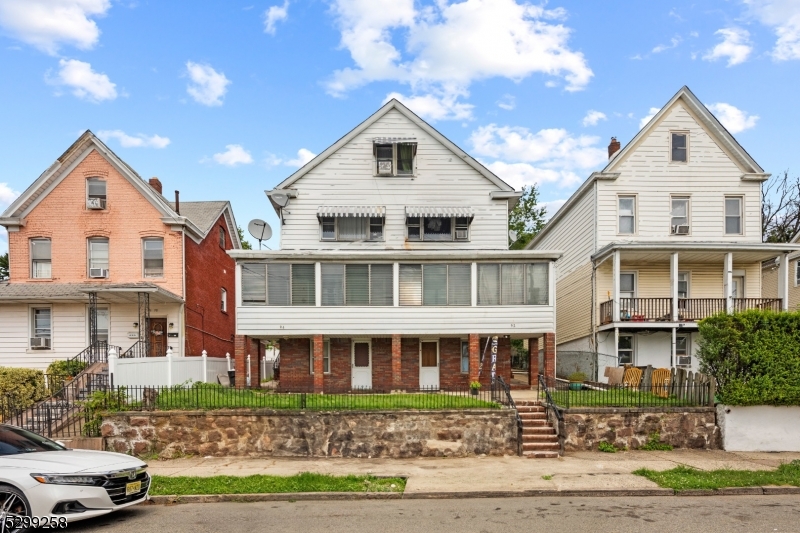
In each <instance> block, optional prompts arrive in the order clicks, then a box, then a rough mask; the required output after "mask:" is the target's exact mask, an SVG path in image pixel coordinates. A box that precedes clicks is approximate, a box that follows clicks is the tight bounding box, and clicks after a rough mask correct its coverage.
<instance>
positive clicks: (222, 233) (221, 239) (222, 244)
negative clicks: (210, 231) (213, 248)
mask: <svg viewBox="0 0 800 533" xmlns="http://www.w3.org/2000/svg"><path fill="white" fill-rule="evenodd" d="M217 231H218V232H219V247H220V248H222V249H223V250H224V249H225V228H223V227H222V226H220V227H219V229H218V230H217Z"/></svg>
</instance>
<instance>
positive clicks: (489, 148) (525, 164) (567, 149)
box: [469, 124, 607, 188]
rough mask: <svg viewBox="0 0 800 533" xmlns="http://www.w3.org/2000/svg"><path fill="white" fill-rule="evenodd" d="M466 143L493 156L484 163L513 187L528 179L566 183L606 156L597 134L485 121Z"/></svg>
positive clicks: (477, 152) (578, 176) (577, 181)
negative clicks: (577, 133) (484, 124)
mask: <svg viewBox="0 0 800 533" xmlns="http://www.w3.org/2000/svg"><path fill="white" fill-rule="evenodd" d="M469 141H470V144H471V145H472V149H473V152H474V153H475V154H476V155H479V156H485V157H490V158H493V159H495V161H493V162H490V163H487V164H486V166H487V167H488V168H489V169H490V170H491V171H492V172H494V173H495V174H497V175H498V176H499V177H500V178H502V179H503V180H505V181H507V182H508V183H509V184H510V185H512V186H514V187H515V188H519V187H521V186H522V185H530V184H532V183H536V184H541V183H557V184H558V185H559V186H569V185H574V184H576V183H580V181H582V177H581V176H582V175H583V174H585V173H586V171H587V170H590V169H594V168H596V167H597V166H598V165H600V164H601V163H604V162H605V161H606V159H607V154H606V150H605V149H603V148H600V147H598V146H597V143H598V142H599V141H600V138H599V137H594V136H587V135H579V136H574V135H572V134H570V133H569V132H567V131H566V130H564V129H556V128H553V129H544V130H540V131H538V132H536V133H532V132H531V131H529V130H528V129H527V128H522V127H510V126H497V125H495V124H489V125H488V126H483V127H480V128H478V129H477V130H475V131H474V132H472V135H471V136H470V139H469Z"/></svg>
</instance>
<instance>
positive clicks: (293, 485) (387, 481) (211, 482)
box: [150, 472, 406, 496]
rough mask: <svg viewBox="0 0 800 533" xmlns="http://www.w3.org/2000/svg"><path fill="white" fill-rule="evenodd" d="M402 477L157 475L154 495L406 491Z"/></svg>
mask: <svg viewBox="0 0 800 533" xmlns="http://www.w3.org/2000/svg"><path fill="white" fill-rule="evenodd" d="M405 487H406V480H405V479H403V478H399V477H393V478H376V477H375V476H331V475H328V474H314V473H311V472H303V473H301V474H297V475H294V476H265V475H260V474H259V475H254V476H244V477H241V476H211V477H194V476H192V477H190V476H179V477H166V476H153V479H152V482H151V485H150V494H151V495H152V496H169V495H177V496H188V495H195V494H278V493H286V492H403V491H404V490H405Z"/></svg>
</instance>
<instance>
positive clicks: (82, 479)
mask: <svg viewBox="0 0 800 533" xmlns="http://www.w3.org/2000/svg"><path fill="white" fill-rule="evenodd" d="M31 477H32V478H33V479H35V480H36V481H38V482H39V483H46V484H49V485H97V484H99V483H100V482H102V481H103V480H104V478H103V477H101V476H65V475H61V474H31Z"/></svg>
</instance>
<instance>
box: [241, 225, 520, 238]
mask: <svg viewBox="0 0 800 533" xmlns="http://www.w3.org/2000/svg"><path fill="white" fill-rule="evenodd" d="M251 224H252V222H251ZM508 238H509V239H511V242H512V243H515V242H517V232H516V231H514V230H513V229H510V230H508Z"/></svg>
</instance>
